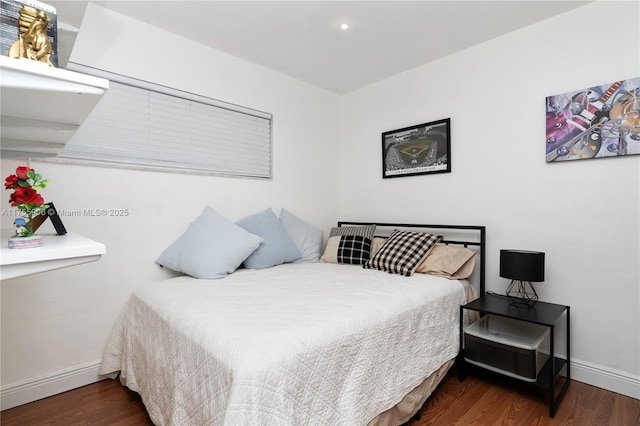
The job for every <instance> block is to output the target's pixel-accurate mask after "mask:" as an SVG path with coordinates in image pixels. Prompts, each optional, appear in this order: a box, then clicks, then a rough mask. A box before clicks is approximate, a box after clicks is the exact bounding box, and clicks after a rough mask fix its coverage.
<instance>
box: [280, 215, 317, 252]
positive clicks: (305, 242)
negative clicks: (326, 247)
mask: <svg viewBox="0 0 640 426" xmlns="http://www.w3.org/2000/svg"><path fill="white" fill-rule="evenodd" d="M280 223H281V224H282V226H283V227H284V229H285V231H287V234H289V237H291V239H292V240H293V242H294V243H295V245H296V247H298V250H300V253H301V255H302V257H300V259H298V260H296V261H295V263H307V262H318V261H319V260H320V254H321V251H322V237H323V235H322V229H320V228H318V227H316V226H314V225H312V224H310V223H309V222H306V221H304V220H302V219H300V218H299V217H298V216H296V215H294V214H293V213H291V212H289V211H287V210H285V209H282V211H281V212H280Z"/></svg>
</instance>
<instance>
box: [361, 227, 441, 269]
mask: <svg viewBox="0 0 640 426" xmlns="http://www.w3.org/2000/svg"><path fill="white" fill-rule="evenodd" d="M441 239H442V237H441V236H436V235H432V234H427V233H426V232H409V231H399V230H397V229H396V230H394V231H393V233H392V234H391V236H390V237H389V238H388V239H387V241H386V242H385V243H384V245H383V246H382V247H380V250H378V251H377V252H376V254H375V255H374V256H373V257H372V258H371V259H370V260H369V261H368V262H366V263H364V264H363V265H362V266H363V267H364V268H367V269H377V270H380V271H385V272H389V273H391V274H399V275H404V276H407V277H409V276H411V275H413V272H414V271H415V270H416V268H417V267H418V265H419V264H420V262H421V261H422V260H423V259H424V258H425V257H426V256H427V254H429V251H430V250H431V248H433V246H434V245H435V244H436V243H437V242H438V241H440V240H441Z"/></svg>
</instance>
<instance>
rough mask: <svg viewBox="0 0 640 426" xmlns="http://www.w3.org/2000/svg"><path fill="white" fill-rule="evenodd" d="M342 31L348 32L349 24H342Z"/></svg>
mask: <svg viewBox="0 0 640 426" xmlns="http://www.w3.org/2000/svg"><path fill="white" fill-rule="evenodd" d="M340 29H341V30H342V31H347V30H348V29H349V24H347V23H346V22H345V23H344V24H340Z"/></svg>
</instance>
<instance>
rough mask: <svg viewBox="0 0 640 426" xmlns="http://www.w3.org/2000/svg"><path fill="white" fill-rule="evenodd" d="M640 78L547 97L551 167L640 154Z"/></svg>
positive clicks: (548, 153) (547, 135)
mask: <svg viewBox="0 0 640 426" xmlns="http://www.w3.org/2000/svg"><path fill="white" fill-rule="evenodd" d="M639 94H640V77H637V78H632V79H629V80H619V81H614V82H611V83H607V84H602V85H599V86H593V87H587V88H584V89H580V90H574V91H571V92H566V93H561V94H558V95H552V96H547V102H546V103H547V105H546V115H547V134H546V140H545V146H546V155H547V156H546V161H547V163H552V162H561V161H570V160H585V159H590V158H609V157H624V156H628V155H638V154H640V119H639V117H640V97H639V96H638V95H639Z"/></svg>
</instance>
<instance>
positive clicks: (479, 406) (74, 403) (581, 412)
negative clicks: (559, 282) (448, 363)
mask: <svg viewBox="0 0 640 426" xmlns="http://www.w3.org/2000/svg"><path fill="white" fill-rule="evenodd" d="M420 414H421V418H420V419H419V420H412V421H411V422H409V423H408V425H407V426H427V425H438V426H441V425H460V426H462V425H539V426H547V425H577V426H589V425H609V426H636V425H638V426H640V400H637V399H634V398H629V397H626V396H623V395H619V394H616V393H613V392H609V391H606V390H603V389H599V388H596V387H593V386H590V385H587V384H584V383H581V382H576V381H572V382H571V385H570V386H569V389H568V391H567V393H566V395H565V396H564V399H563V401H562V403H561V404H560V407H559V408H558V411H557V413H556V415H555V417H554V418H553V419H551V418H549V406H548V397H547V394H546V393H545V392H544V391H541V390H538V389H533V388H531V387H527V386H524V385H522V384H518V383H516V382H513V381H511V380H507V379H502V378H499V377H496V376H494V375H486V374H477V373H474V374H473V375H471V376H469V377H467V379H465V380H464V381H463V382H462V383H460V382H459V381H458V375H457V372H456V371H455V369H453V370H452V371H450V372H449V374H447V376H446V377H445V379H444V380H443V382H442V383H441V384H440V386H438V389H436V391H435V392H434V393H433V395H431V397H430V398H429V399H428V400H427V402H426V404H425V405H424V407H423V408H422V410H421V411H420ZM0 423H1V424H2V426H17V425H19V426H35V425H49V426H53V425H64V426H84V425H91V426H103V425H104V426H106V425H119V426H133V425H136V426H138V425H152V424H153V423H152V422H151V420H150V419H149V417H148V415H147V412H146V411H145V409H144V405H143V404H142V401H141V399H140V397H139V396H138V394H136V393H135V392H132V391H130V390H129V389H127V388H125V387H123V386H121V385H120V382H118V381H117V380H110V379H108V380H103V381H102V382H98V383H94V384H92V385H88V386H84V387H82V388H79V389H74V390H72V391H69V392H65V393H62V394H60V395H55V396H52V397H50V398H46V399H43V400H40V401H36V402H32V403H29V404H25V405H22V406H19V407H15V408H12V409H9V410H5V411H3V412H1V413H0ZM184 426H191V425H184ZM193 426H199V425H193Z"/></svg>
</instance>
